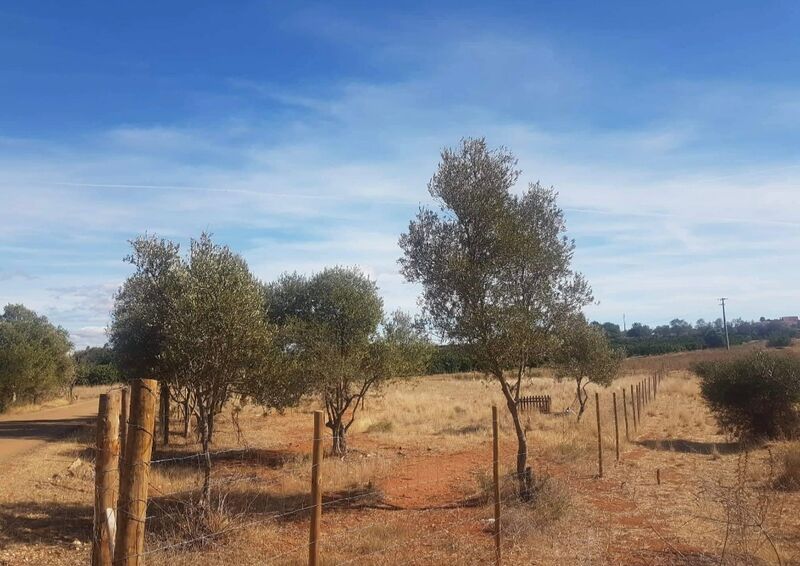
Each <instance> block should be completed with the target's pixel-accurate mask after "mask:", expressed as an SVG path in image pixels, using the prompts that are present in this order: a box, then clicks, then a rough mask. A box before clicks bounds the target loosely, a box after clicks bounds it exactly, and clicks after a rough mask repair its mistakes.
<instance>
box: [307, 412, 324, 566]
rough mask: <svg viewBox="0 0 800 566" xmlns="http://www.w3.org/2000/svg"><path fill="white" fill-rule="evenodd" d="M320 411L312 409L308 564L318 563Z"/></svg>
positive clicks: (321, 455) (320, 478)
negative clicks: (312, 431) (312, 438)
mask: <svg viewBox="0 0 800 566" xmlns="http://www.w3.org/2000/svg"><path fill="white" fill-rule="evenodd" d="M323 420H324V419H323V414H322V411H314V442H313V444H312V448H311V527H310V529H309V533H308V564H309V566H317V565H318V564H319V539H320V524H321V522H322V489H321V488H320V487H321V486H320V482H321V480H322V475H321V473H320V472H321V471H322V470H321V466H322V458H323V452H322V434H323V426H324V425H323Z"/></svg>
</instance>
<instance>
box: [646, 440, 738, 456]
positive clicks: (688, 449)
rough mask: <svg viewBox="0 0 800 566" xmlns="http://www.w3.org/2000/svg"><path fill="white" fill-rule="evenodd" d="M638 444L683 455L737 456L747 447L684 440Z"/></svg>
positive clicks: (734, 444)
mask: <svg viewBox="0 0 800 566" xmlns="http://www.w3.org/2000/svg"><path fill="white" fill-rule="evenodd" d="M636 444H638V445H639V446H643V447H645V448H649V449H650V450H661V451H665V452H680V453H683V454H737V453H739V452H742V451H743V450H744V449H745V448H746V445H745V444H743V443H741V442H697V441H695V440H687V439H684V438H670V439H664V440H639V441H637V442H636Z"/></svg>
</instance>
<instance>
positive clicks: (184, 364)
mask: <svg viewBox="0 0 800 566" xmlns="http://www.w3.org/2000/svg"><path fill="white" fill-rule="evenodd" d="M132 246H133V253H132V255H131V256H129V257H128V258H127V259H128V261H129V262H130V263H132V264H133V265H134V267H135V268H136V270H135V272H134V274H133V275H132V276H131V277H129V278H128V280H127V281H126V282H125V284H124V285H123V287H122V289H121V290H120V292H119V293H118V295H117V298H116V302H115V305H114V311H113V315H112V324H111V331H110V337H111V344H112V346H113V350H114V354H115V356H116V359H117V360H118V362H119V364H120V366H121V367H122V369H123V370H124V371H125V372H126V376H130V377H154V378H157V379H159V380H162V381H166V382H167V383H169V385H170V387H171V388H172V392H173V394H175V395H183V396H189V397H190V399H191V405H192V406H194V407H195V412H196V416H197V417H198V421H200V422H201V423H202V426H201V435H204V436H208V437H210V436H211V432H212V431H213V419H214V415H216V414H218V413H219V411H221V410H222V407H223V405H224V403H225V402H226V401H227V400H228V399H229V398H230V396H231V395H232V394H234V393H238V394H242V395H246V396H250V397H253V398H255V399H256V400H258V401H259V402H261V403H264V404H265V405H266V406H268V407H283V406H285V405H286V404H289V403H291V402H293V401H294V400H296V398H297V395H296V392H295V391H294V390H293V388H292V387H290V386H289V385H288V384H287V383H286V382H285V380H284V379H283V378H284V377H285V374H284V373H281V372H279V371H274V370H275V367H276V366H275V358H276V345H275V344H274V342H273V336H274V332H275V329H274V327H273V326H271V325H270V324H268V323H267V321H266V316H265V310H264V303H263V287H262V286H261V284H260V283H259V282H258V280H256V278H255V277H254V276H253V275H252V273H250V271H249V269H248V267H247V264H246V263H245V261H244V260H243V259H242V258H241V257H240V256H238V255H237V254H235V253H233V252H232V251H231V250H230V249H229V248H228V247H226V246H219V245H215V244H214V243H213V242H212V240H211V238H210V237H209V236H208V235H207V234H202V235H201V236H200V238H199V239H197V240H192V242H191V245H190V249H189V254H188V257H186V258H183V257H181V255H180V253H179V251H180V250H179V246H178V245H177V244H175V243H172V242H169V241H166V240H161V239H156V238H154V237H147V236H145V237H142V238H139V239H137V240H136V241H134V242H132ZM205 426H207V427H208V430H207V431H205V430H204V427H205ZM206 440H207V439H206Z"/></svg>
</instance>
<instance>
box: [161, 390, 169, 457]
mask: <svg viewBox="0 0 800 566" xmlns="http://www.w3.org/2000/svg"><path fill="white" fill-rule="evenodd" d="M160 397H161V415H160V420H161V442H162V444H163V445H164V446H168V445H169V385H167V382H166V381H162V382H161V393H160Z"/></svg>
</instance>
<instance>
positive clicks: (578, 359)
mask: <svg viewBox="0 0 800 566" xmlns="http://www.w3.org/2000/svg"><path fill="white" fill-rule="evenodd" d="M622 358H623V353H622V351H621V350H617V349H615V348H613V347H612V346H611V343H610V342H609V341H608V337H607V336H606V333H605V332H604V331H603V329H602V327H597V326H593V325H590V324H587V323H586V319H585V318H584V317H583V316H582V315H580V316H575V317H572V318H571V319H569V321H568V322H567V323H566V324H564V326H563V327H562V328H561V330H560V332H559V339H558V345H557V347H556V348H555V352H554V354H553V362H554V365H555V367H556V377H557V378H558V379H565V378H568V379H574V380H575V389H576V399H577V401H578V420H581V417H582V416H583V413H584V412H585V411H586V402H587V401H588V399H589V394H588V393H587V392H586V387H587V386H588V385H589V384H590V383H594V384H596V385H601V386H603V387H608V386H609V385H611V383H612V382H613V381H614V379H616V377H617V376H618V375H619V368H620V365H621V364H622Z"/></svg>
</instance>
